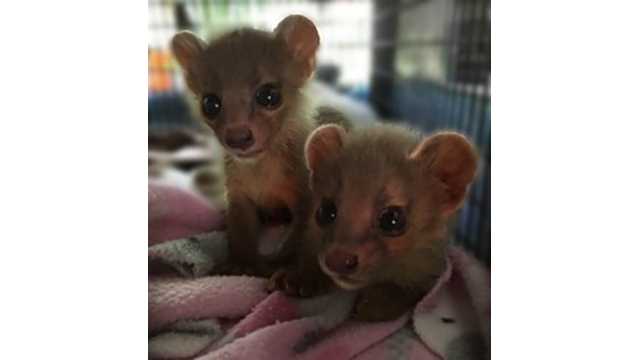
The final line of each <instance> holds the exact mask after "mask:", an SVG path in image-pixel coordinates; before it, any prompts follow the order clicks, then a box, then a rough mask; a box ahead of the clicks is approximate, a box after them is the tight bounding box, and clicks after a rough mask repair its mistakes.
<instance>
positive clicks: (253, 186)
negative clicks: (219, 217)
mask: <svg viewBox="0 0 640 360" xmlns="http://www.w3.org/2000/svg"><path fill="white" fill-rule="evenodd" d="M232 177H233V179H232V181H231V182H230V183H229V184H228V191H229V192H236V191H237V192H241V193H243V194H244V195H245V196H246V197H248V198H249V199H250V200H251V202H253V203H254V204H255V205H256V206H257V207H259V208H281V207H287V208H289V209H290V210H293V209H295V208H296V207H297V206H298V203H299V201H300V196H301V194H300V192H301V186H302V183H303V179H300V175H298V174H297V173H296V172H294V171H292V170H289V169H286V168H284V167H283V166H281V165H279V164H277V163H269V164H263V165H261V166H255V167H247V168H241V169H237V170H236V173H235V174H233V175H232Z"/></svg>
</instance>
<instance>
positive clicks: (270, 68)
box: [171, 15, 320, 158]
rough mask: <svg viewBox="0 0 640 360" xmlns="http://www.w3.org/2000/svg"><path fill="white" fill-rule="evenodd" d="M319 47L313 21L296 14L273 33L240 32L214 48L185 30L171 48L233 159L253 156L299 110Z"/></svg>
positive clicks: (221, 39)
mask: <svg viewBox="0 0 640 360" xmlns="http://www.w3.org/2000/svg"><path fill="white" fill-rule="evenodd" d="M319 43H320V40H319V36H318V32H317V30H316V27H315V26H314V25H313V23H312V22H311V21H310V20H309V19H307V18H305V17H303V16H300V15H291V16H288V17H286V18H285V19H284V20H282V21H281V22H280V23H279V24H278V26H277V27H276V29H275V30H274V31H273V32H266V31H259V30H254V29H240V30H236V31H233V32H230V33H227V34H225V35H223V36H221V37H219V38H217V39H215V40H213V41H211V42H210V43H209V44H207V43H206V42H204V41H203V40H201V39H199V38H198V37H197V36H196V35H194V34H193V33H190V32H180V33H178V34H176V35H175V36H174V37H173V39H172V41H171V48H172V51H173V54H174V55H175V57H176V59H177V60H178V63H179V64H180V66H181V67H182V69H183V72H184V74H185V80H186V83H187V86H188V87H189V89H190V90H191V91H192V92H193V94H195V96H196V97H197V99H198V101H199V104H200V111H201V113H202V116H203V118H204V120H205V121H206V123H207V125H208V126H209V127H211V129H213V131H214V132H215V134H216V136H217V137H218V139H219V140H220V142H221V143H222V144H223V146H224V147H225V148H226V149H227V151H228V152H230V153H231V154H232V155H234V156H236V157H239V158H252V157H255V156H257V155H259V154H260V153H261V152H263V151H264V150H265V149H267V148H268V147H269V145H270V143H271V142H272V140H273V139H274V138H275V137H276V135H277V134H278V132H279V131H280V129H281V128H282V127H283V126H284V122H285V121H287V119H289V118H290V117H291V116H290V115H291V114H292V112H295V111H296V107H297V106H298V104H299V102H300V99H299V97H300V91H299V90H300V88H301V87H302V86H303V85H304V83H305V82H306V81H307V80H308V79H309V77H310V76H311V74H312V73H313V70H314V69H315V55H316V50H317V49H318V46H319Z"/></svg>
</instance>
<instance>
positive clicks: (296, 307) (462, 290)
mask: <svg viewBox="0 0 640 360" xmlns="http://www.w3.org/2000/svg"><path fill="white" fill-rule="evenodd" d="M167 190H170V191H171V192H172V196H167V197H164V199H168V200H171V201H176V200H178V201H182V200H180V199H182V197H183V196H184V200H185V201H192V200H193V199H192V198H190V196H191V195H189V194H180V193H179V192H176V190H175V189H158V188H154V187H153V185H150V190H149V191H150V194H151V193H152V191H153V192H154V193H156V195H157V196H159V197H156V199H158V198H163V197H162V195H161V193H162V192H163V191H167ZM156 205H157V206H159V207H158V209H163V208H164V209H165V210H163V211H165V213H166V211H167V210H166V207H165V206H166V205H167V204H156ZM156 205H153V206H152V204H151V201H150V209H149V211H150V219H151V218H154V216H156V214H155V212H156V211H157V210H156V207H155V206H156ZM200 205H201V206H202V207H198V208H197V209H196V208H190V207H187V206H182V207H181V209H183V210H184V211H177V212H173V218H171V219H166V221H163V222H157V221H156V222H152V221H150V223H149V227H150V229H149V234H150V237H151V236H152V235H151V234H156V235H154V236H158V235H157V234H161V233H165V232H166V233H168V234H176V233H180V234H181V235H180V236H182V238H180V239H176V240H171V241H164V242H160V243H158V241H154V240H153V239H150V241H149V243H150V244H151V246H150V248H149V262H150V264H152V263H156V264H157V263H161V264H164V265H165V267H164V270H167V269H170V270H173V271H160V270H158V269H160V268H161V267H151V266H150V282H149V357H150V358H155V359H192V358H197V359H293V358H295V359H323V360H326V359H352V358H355V359H387V358H388V359H453V360H461V359H488V358H489V346H488V345H489V344H490V338H489V336H490V335H489V333H490V328H489V324H490V290H489V289H490V277H489V273H488V271H487V270H486V269H485V268H484V267H483V266H482V265H481V264H480V263H479V262H477V261H476V260H474V259H472V258H471V257H470V256H468V255H467V254H466V253H465V252H464V251H463V250H461V249H460V248H457V247H451V248H450V251H449V262H448V266H447V270H446V272H445V273H444V274H443V275H442V277H441V278H440V280H439V282H438V284H437V285H436V287H434V289H433V290H432V291H430V292H429V294H426V296H425V297H424V298H423V299H422V300H421V301H420V302H419V303H418V304H417V305H416V307H415V309H414V310H413V311H411V312H409V313H407V314H405V315H404V316H402V317H400V318H399V319H396V320H394V321H389V322H378V323H362V322H356V321H352V320H349V314H350V311H351V308H352V305H353V301H354V298H355V295H354V293H353V292H348V291H336V292H334V293H332V294H328V295H325V296H321V297H316V298H312V299H296V298H289V297H287V296H285V295H284V294H282V293H279V292H276V293H272V294H268V293H267V292H266V291H265V285H266V279H261V278H254V277H248V276H211V275H209V274H211V273H215V269H216V266H218V265H220V264H222V263H224V261H225V258H226V250H225V249H226V243H225V238H224V233H223V232H218V231H215V230H216V229H221V228H222V226H223V225H222V221H221V216H220V214H219V213H216V211H215V210H213V209H210V208H208V207H207V206H206V205H205V204H204V203H200V204H199V205H198V206H200ZM190 206H193V203H190ZM185 209H187V210H185ZM191 211H193V212H194V214H205V213H207V212H210V213H211V214H212V217H211V219H215V220H214V221H212V220H211V219H207V218H206V217H204V216H201V215H198V216H190V214H191ZM185 219H191V220H190V221H185ZM194 219H197V220H194ZM176 224H179V225H177V226H178V227H179V228H180V229H179V230H180V231H176V229H172V228H171V227H175V226H176ZM185 224H186V225H185ZM152 227H153V228H154V229H153V230H154V231H153V232H152V231H151V230H152V229H151V228H152ZM188 229H191V230H193V231H192V232H191V234H198V233H203V232H204V233H203V234H200V235H197V236H191V237H186V236H188V235H189V234H187V233H184V232H185V230H188Z"/></svg>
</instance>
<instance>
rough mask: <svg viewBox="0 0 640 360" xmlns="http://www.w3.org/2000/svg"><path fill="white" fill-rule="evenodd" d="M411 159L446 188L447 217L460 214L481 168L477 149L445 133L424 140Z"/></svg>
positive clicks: (452, 133)
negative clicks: (477, 171) (471, 185)
mask: <svg viewBox="0 0 640 360" xmlns="http://www.w3.org/2000/svg"><path fill="white" fill-rule="evenodd" d="M409 157H410V159H411V160H412V161H416V162H418V163H419V166H420V167H421V168H422V169H424V170H426V171H427V172H428V174H430V175H431V176H434V177H435V178H436V179H438V180H439V181H441V182H442V183H443V184H444V186H445V191H446V195H447V196H446V197H445V203H444V204H442V205H443V208H442V209H443V212H444V214H445V215H451V214H452V213H453V212H455V211H456V210H458V208H460V206H461V205H462V203H463V200H464V197H465V194H466V192H467V187H468V186H469V184H470V183H471V181H473V178H474V177H475V174H476V170H477V167H478V155H477V153H476V150H475V148H474V146H473V145H472V144H471V143H470V142H469V141H468V140H467V139H466V138H465V137H464V136H463V135H461V134H458V133H454V132H442V133H438V134H435V135H432V136H429V137H427V138H425V139H424V140H423V141H422V142H421V143H420V144H419V145H418V146H416V148H415V149H414V150H413V151H412V152H411V154H410V155H409Z"/></svg>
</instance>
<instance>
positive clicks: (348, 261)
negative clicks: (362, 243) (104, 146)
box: [324, 250, 358, 275]
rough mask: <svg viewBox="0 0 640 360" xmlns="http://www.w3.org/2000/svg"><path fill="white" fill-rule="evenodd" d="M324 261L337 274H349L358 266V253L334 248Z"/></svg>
mask: <svg viewBox="0 0 640 360" xmlns="http://www.w3.org/2000/svg"><path fill="white" fill-rule="evenodd" d="M324 262H325V264H326V265H327V267H328V268H329V270H331V271H333V272H335V273H337V274H341V275H348V274H351V273H353V272H354V271H355V270H356V269H357V268H358V255H356V254H351V253H348V252H344V251H341V250H333V251H331V252H330V253H328V254H327V256H325V258H324Z"/></svg>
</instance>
